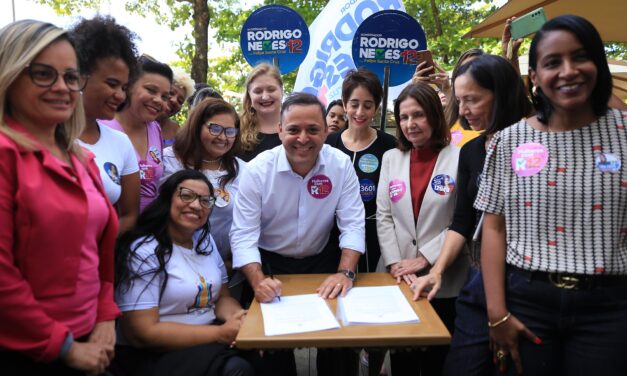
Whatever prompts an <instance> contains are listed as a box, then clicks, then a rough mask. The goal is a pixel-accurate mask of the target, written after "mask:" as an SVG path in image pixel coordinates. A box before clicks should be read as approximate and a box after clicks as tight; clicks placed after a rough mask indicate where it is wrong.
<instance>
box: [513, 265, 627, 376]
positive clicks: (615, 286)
mask: <svg viewBox="0 0 627 376" xmlns="http://www.w3.org/2000/svg"><path fill="white" fill-rule="evenodd" d="M538 275H541V274H539V273H532V272H527V271H523V270H521V269H517V268H514V267H508V268H507V280H506V283H507V284H506V288H507V289H506V294H507V295H506V299H507V308H508V309H509V310H510V312H511V313H512V314H513V315H515V316H516V317H517V318H518V319H519V320H520V321H521V322H522V323H523V324H525V325H526V326H527V327H528V328H529V330H531V331H532V332H533V333H534V334H535V335H537V336H538V337H540V338H541V339H542V344H540V345H536V344H534V343H532V342H531V341H529V340H527V339H526V338H524V337H520V338H519V340H518V349H519V351H520V357H521V359H522V365H523V371H524V374H525V375H534V376H543V375H547V376H548V375H551V376H553V375H568V376H571V375H574V376H578V375H581V376H584V375H586V376H587V375H604V376H613V375H617V376H618V375H625V374H627V277H623V279H622V280H619V281H618V282H617V281H616V280H613V281H612V282H611V283H606V282H604V281H607V279H604V277H598V281H599V283H598V284H596V283H595V284H594V286H588V287H586V288H582V289H570V290H569V289H563V288H558V287H555V286H554V285H553V284H552V283H551V282H550V281H549V280H548V278H546V275H544V276H543V277H539V276H538ZM595 280H597V279H595ZM507 374H509V375H515V374H516V370H515V368H514V365H513V363H512V361H511V359H510V358H509V357H508V364H507Z"/></svg>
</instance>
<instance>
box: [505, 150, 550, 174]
mask: <svg viewBox="0 0 627 376" xmlns="http://www.w3.org/2000/svg"><path fill="white" fill-rule="evenodd" d="M548 160H549V151H548V150H547V149H546V147H545V146H544V145H542V144H538V143H535V142H529V143H526V144H522V145H519V146H518V147H517V148H516V150H514V153H512V169H513V170H514V172H515V173H516V175H518V176H520V177H526V176H533V175H535V174H537V173H538V172H540V171H542V169H543V168H544V166H546V163H547V162H548Z"/></svg>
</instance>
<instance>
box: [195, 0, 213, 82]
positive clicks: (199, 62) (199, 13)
mask: <svg viewBox="0 0 627 376" xmlns="http://www.w3.org/2000/svg"><path fill="white" fill-rule="evenodd" d="M191 1H192V6H193V13H192V20H193V21H192V24H193V25H194V32H193V35H194V42H195V46H194V56H193V57H192V72H191V76H192V79H194V81H195V82H207V69H208V64H207V53H208V50H209V47H208V43H209V42H208V40H209V19H210V14H209V5H208V4H207V0H191Z"/></svg>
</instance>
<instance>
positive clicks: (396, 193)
mask: <svg viewBox="0 0 627 376" xmlns="http://www.w3.org/2000/svg"><path fill="white" fill-rule="evenodd" d="M406 191H407V187H406V186H405V182H404V181H402V180H400V179H394V180H392V181H390V184H389V186H388V193H389V195H390V200H392V202H395V203H396V202H398V201H399V200H400V199H401V198H403V196H404V195H405V192H406Z"/></svg>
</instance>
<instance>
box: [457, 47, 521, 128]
mask: <svg viewBox="0 0 627 376" xmlns="http://www.w3.org/2000/svg"><path fill="white" fill-rule="evenodd" d="M464 74H468V75H469V76H470V77H471V78H472V79H473V80H474V81H475V82H476V83H477V85H479V86H481V87H482V88H484V89H486V90H489V91H491V92H492V94H493V95H494V100H493V102H492V114H490V124H488V125H487V126H486V128H485V133H486V134H494V133H496V132H498V131H500V130H501V129H504V128H506V127H508V126H510V125H512V124H514V123H516V122H517V121H519V120H520V119H522V118H523V117H526V116H529V115H530V113H531V110H532V109H531V102H529V99H528V98H527V94H526V93H525V85H524V84H523V82H522V79H521V78H520V75H519V74H518V72H516V69H514V67H513V66H512V64H511V63H510V62H509V61H507V60H505V59H504V58H502V57H500V56H494V55H487V54H484V55H480V56H477V57H476V58H475V59H473V60H471V61H469V62H467V63H465V64H463V65H462V66H460V67H459V69H458V70H457V75H456V77H455V79H457V78H458V77H460V76H462V75H464ZM453 84H455V81H453ZM462 119H463V117H462Z"/></svg>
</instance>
